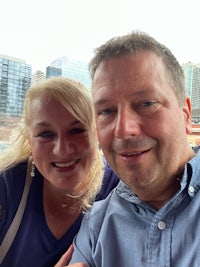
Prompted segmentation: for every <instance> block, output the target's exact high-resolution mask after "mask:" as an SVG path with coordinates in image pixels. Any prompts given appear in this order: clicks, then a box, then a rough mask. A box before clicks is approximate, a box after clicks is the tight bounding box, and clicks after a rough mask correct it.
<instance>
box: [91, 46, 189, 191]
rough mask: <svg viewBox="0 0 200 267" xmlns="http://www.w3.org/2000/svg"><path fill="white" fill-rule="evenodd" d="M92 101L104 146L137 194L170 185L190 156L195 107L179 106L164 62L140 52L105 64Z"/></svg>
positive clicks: (108, 60)
mask: <svg viewBox="0 0 200 267" xmlns="http://www.w3.org/2000/svg"><path fill="white" fill-rule="evenodd" d="M93 100H94V107H95V114H96V123H97V131H98V137H99V142H100V145H101V147H102V150H103V152H104V155H105V157H106V159H107V161H108V163H109V164H110V166H111V167H112V168H113V170H114V171H115V172H116V173H117V174H118V175H119V177H121V179H122V180H123V181H124V182H125V183H126V184H128V185H129V186H130V187H131V188H132V189H133V190H134V191H135V192H137V191H138V192H140V191H141V192H142V191H143V190H146V189H147V188H150V187H151V188H154V189H155V190H157V188H163V190H164V189H165V188H166V187H167V186H169V184H170V183H171V181H169V180H170V177H172V176H176V174H177V175H178V173H179V170H180V168H183V165H184V163H185V162H186V161H187V160H188V158H189V153H191V151H190V149H189V146H188V141H187V133H189V131H190V103H189V100H188V99H186V101H185V103H184V105H183V106H180V104H179V103H178V100H177V97H176V95H175V93H174V91H173V89H172V87H171V85H170V83H169V79H168V76H167V73H166V70H165V67H164V64H163V62H162V60H161V58H159V57H158V56H157V55H155V54H154V53H152V52H149V51H141V52H138V53H137V54H136V55H131V56H130V55H124V56H120V57H117V58H111V59H107V60H104V61H102V62H101V63H100V65H99V66H98V68H97V71H96V73H95V76H94V80H93ZM177 178H178V177H177Z"/></svg>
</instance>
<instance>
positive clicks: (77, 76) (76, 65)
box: [46, 56, 91, 89]
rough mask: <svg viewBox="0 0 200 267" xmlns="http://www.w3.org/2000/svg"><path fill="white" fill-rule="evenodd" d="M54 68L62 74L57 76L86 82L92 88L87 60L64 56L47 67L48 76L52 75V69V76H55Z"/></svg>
mask: <svg viewBox="0 0 200 267" xmlns="http://www.w3.org/2000/svg"><path fill="white" fill-rule="evenodd" d="M53 70H54V71H58V72H57V73H59V70H60V72H61V73H60V75H59V74H58V75H56V76H62V77H67V78H71V79H74V80H77V81H79V82H81V83H82V84H84V85H85V86H86V87H87V88H88V89H90V88H91V79H90V75H89V70H88V64H87V63H85V62H82V61H79V60H75V59H71V58H68V57H65V56H63V57H60V58H58V59H56V60H54V61H53V62H52V63H51V66H49V67H47V69H46V73H48V77H50V75H49V73H50V71H52V76H55V75H54V74H53V73H54V72H53ZM46 76H47V74H46Z"/></svg>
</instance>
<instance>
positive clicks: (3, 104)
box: [0, 55, 32, 117]
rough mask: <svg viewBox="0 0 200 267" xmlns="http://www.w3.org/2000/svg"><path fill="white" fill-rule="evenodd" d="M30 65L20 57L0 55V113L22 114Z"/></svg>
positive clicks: (28, 82)
mask: <svg viewBox="0 0 200 267" xmlns="http://www.w3.org/2000/svg"><path fill="white" fill-rule="evenodd" d="M31 71H32V68H31V65H29V64H26V62H25V61H24V60H22V59H18V58H13V57H9V56H6V55H0V115H2V116H10V117H18V116H20V115H21V114H22V110H23V103H24V97H25V93H26V91H27V89H28V88H29V87H30V85H31Z"/></svg>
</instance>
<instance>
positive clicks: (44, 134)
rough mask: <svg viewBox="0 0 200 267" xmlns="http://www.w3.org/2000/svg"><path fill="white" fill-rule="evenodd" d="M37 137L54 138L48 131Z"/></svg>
mask: <svg viewBox="0 0 200 267" xmlns="http://www.w3.org/2000/svg"><path fill="white" fill-rule="evenodd" d="M38 136H39V137H42V138H49V137H52V136H54V134H53V133H52V132H50V131H45V132H41V133H39V134H38Z"/></svg>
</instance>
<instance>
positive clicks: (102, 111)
mask: <svg viewBox="0 0 200 267" xmlns="http://www.w3.org/2000/svg"><path fill="white" fill-rule="evenodd" d="M114 112H116V110H115V109H103V110H101V111H99V112H98V115H102V116H107V115H110V114H113V113H114Z"/></svg>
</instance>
